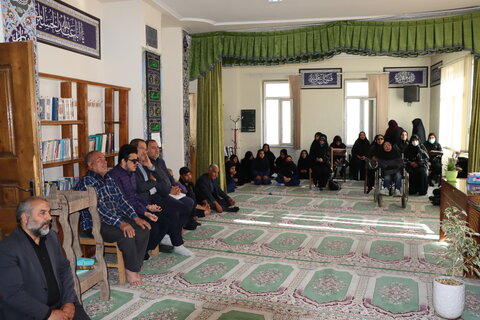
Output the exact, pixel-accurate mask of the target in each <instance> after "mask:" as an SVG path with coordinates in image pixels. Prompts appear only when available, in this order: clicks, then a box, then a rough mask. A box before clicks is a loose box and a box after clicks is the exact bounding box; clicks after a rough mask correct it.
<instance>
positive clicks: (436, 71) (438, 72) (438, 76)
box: [430, 61, 443, 88]
mask: <svg viewBox="0 0 480 320" xmlns="http://www.w3.org/2000/svg"><path fill="white" fill-rule="evenodd" d="M442 66H443V61H439V62H437V63H435V64H434V65H432V66H430V88H431V87H435V86H438V85H439V84H440V81H441V80H442V69H441V68H442Z"/></svg>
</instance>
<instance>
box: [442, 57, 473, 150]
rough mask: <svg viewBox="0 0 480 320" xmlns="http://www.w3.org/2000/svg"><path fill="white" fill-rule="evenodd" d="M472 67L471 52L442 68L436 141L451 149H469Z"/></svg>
mask: <svg viewBox="0 0 480 320" xmlns="http://www.w3.org/2000/svg"><path fill="white" fill-rule="evenodd" d="M472 68H473V59H472V58H471V56H469V57H466V58H464V59H461V60H459V61H456V62H454V63H450V64H447V65H445V66H444V67H443V68H442V82H441V85H440V126H439V128H440V129H439V130H440V131H439V132H438V142H439V143H440V144H441V145H442V146H443V147H447V148H448V149H451V150H454V151H465V150H467V149H468V136H469V123H470V110H471V101H472V99H471V92H472Z"/></svg>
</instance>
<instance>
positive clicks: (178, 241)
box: [134, 139, 196, 256]
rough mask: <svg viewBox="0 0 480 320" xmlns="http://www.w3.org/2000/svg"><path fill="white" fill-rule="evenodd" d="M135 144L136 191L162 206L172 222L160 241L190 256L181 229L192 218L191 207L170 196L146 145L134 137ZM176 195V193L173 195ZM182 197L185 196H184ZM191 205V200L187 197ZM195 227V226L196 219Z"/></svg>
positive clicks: (144, 197) (164, 180) (190, 253)
mask: <svg viewBox="0 0 480 320" xmlns="http://www.w3.org/2000/svg"><path fill="white" fill-rule="evenodd" d="M134 141H136V144H137V155H138V160H139V161H140V162H139V163H138V167H137V171H136V173H135V175H136V181H137V193H138V195H139V196H140V197H142V198H143V199H144V201H147V202H148V203H154V204H157V205H159V206H161V207H162V208H163V214H165V215H167V217H168V218H169V219H170V221H171V223H172V229H171V230H170V231H169V232H168V234H167V236H166V237H165V238H164V239H163V240H162V241H161V244H164V245H173V247H174V248H173V252H174V253H177V254H180V255H184V256H192V255H193V252H191V251H190V250H188V249H187V248H186V247H185V246H184V245H183V237H182V229H183V227H184V226H185V225H188V221H191V220H192V217H191V213H192V209H191V207H190V205H188V203H187V202H182V201H180V200H182V199H180V200H178V199H176V198H174V197H173V196H172V193H171V192H172V188H171V185H169V184H168V183H167V182H166V180H167V178H162V177H160V176H159V175H158V173H157V172H156V170H155V167H154V166H153V164H152V163H151V161H150V159H149V158H148V155H147V145H146V144H145V141H143V140H141V139H135V140H134ZM175 196H176V195H175ZM184 198H187V197H185V196H184ZM188 200H189V201H190V203H192V205H193V200H191V199H188ZM193 222H195V227H196V221H193Z"/></svg>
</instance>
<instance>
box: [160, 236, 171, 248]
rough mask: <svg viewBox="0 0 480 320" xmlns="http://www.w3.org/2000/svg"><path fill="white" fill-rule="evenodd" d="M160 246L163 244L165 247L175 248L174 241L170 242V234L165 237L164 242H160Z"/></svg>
mask: <svg viewBox="0 0 480 320" xmlns="http://www.w3.org/2000/svg"><path fill="white" fill-rule="evenodd" d="M160 244H163V245H164V246H173V245H172V240H170V236H169V235H168V234H166V235H165V237H163V239H162V241H160Z"/></svg>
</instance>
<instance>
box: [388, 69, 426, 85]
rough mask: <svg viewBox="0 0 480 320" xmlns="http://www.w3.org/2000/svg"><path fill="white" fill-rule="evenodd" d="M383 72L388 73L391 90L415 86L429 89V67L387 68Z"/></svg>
mask: <svg viewBox="0 0 480 320" xmlns="http://www.w3.org/2000/svg"><path fill="white" fill-rule="evenodd" d="M383 72H388V87H389V88H403V87H404V86H410V85H414V84H416V85H419V86H420V88H427V87H428V67H393V68H390V67H385V68H383Z"/></svg>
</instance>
